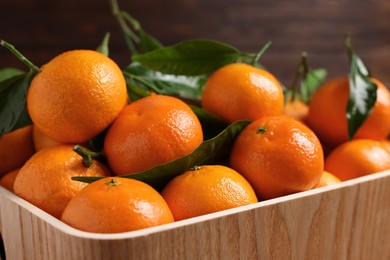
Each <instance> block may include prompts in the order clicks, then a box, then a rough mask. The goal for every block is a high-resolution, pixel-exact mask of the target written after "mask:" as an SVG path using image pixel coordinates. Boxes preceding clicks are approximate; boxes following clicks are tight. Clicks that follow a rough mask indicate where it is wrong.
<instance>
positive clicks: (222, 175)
mask: <svg viewBox="0 0 390 260" xmlns="http://www.w3.org/2000/svg"><path fill="white" fill-rule="evenodd" d="M161 194H162V196H163V197H164V199H165V200H166V202H167V203H168V206H169V207H170V209H171V210H172V214H173V216H174V218H175V220H176V221H177V220H182V219H187V218H191V217H196V216H200V215H204V214H208V213H213V212H217V211H221V210H225V209H230V208H235V207H239V206H244V205H248V204H251V203H256V202H257V201H258V200H257V197H256V194H255V191H254V190H253V188H252V187H251V185H250V184H249V183H248V181H247V180H245V178H244V177H242V176H241V175H240V174H239V173H237V172H236V171H234V170H233V169H230V168H228V167H226V166H221V165H205V166H200V167H196V168H195V169H193V170H189V171H187V172H185V173H184V174H181V175H179V176H177V177H175V178H174V179H172V180H171V181H170V182H169V183H168V184H167V186H166V187H165V188H164V190H163V191H162V193H161Z"/></svg>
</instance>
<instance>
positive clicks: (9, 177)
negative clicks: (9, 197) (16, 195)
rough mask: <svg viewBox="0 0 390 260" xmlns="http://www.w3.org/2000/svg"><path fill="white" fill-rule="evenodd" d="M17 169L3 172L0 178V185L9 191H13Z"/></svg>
mask: <svg viewBox="0 0 390 260" xmlns="http://www.w3.org/2000/svg"><path fill="white" fill-rule="evenodd" d="M18 173H19V169H15V170H13V171H11V172H9V173H7V174H4V175H3V176H2V177H1V179H0V185H1V186H3V187H4V188H6V189H7V190H9V191H12V192H13V191H14V183H15V179H16V176H18Z"/></svg>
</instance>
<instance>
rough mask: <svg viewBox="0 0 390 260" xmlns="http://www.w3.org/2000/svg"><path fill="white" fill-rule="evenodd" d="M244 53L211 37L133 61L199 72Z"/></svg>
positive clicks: (189, 73)
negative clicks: (210, 38) (212, 39)
mask: <svg viewBox="0 0 390 260" xmlns="http://www.w3.org/2000/svg"><path fill="white" fill-rule="evenodd" d="M240 55H241V53H240V52H239V51H238V50H237V49H235V48H234V47H232V46H230V45H227V44H224V43H221V42H217V41H211V40H188V41H184V42H181V43H178V44H176V45H173V46H169V47H163V48H160V49H157V50H154V51H151V52H147V53H144V54H138V55H134V56H133V57H132V59H133V61H138V62H140V63H141V64H142V65H144V66H146V67H149V68H151V69H153V70H157V71H160V72H163V73H167V74H174V75H187V76H195V75H202V74H207V73H211V72H213V71H215V70H216V69H218V68H219V67H221V66H224V65H227V64H229V63H232V62H235V61H237V60H238V59H239V58H240Z"/></svg>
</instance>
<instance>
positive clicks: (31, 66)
mask: <svg viewBox="0 0 390 260" xmlns="http://www.w3.org/2000/svg"><path fill="white" fill-rule="evenodd" d="M0 45H1V46H3V47H4V48H6V49H7V50H9V51H10V52H11V53H12V54H13V55H15V56H16V57H17V58H18V59H19V60H20V61H21V62H23V63H24V64H25V65H26V66H27V67H28V68H29V69H30V70H32V71H33V72H35V73H39V72H40V71H41V70H40V69H39V68H38V67H37V66H35V65H34V64H33V63H32V62H31V61H29V60H28V59H27V58H26V57H25V56H24V55H23V54H22V53H20V52H19V51H18V50H17V49H16V48H15V47H14V46H13V45H12V44H10V43H8V42H6V41H4V40H1V39H0Z"/></svg>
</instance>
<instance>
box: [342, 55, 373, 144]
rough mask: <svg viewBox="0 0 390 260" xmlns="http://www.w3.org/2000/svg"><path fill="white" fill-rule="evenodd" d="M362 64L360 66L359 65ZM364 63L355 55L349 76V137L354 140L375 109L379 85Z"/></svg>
mask: <svg viewBox="0 0 390 260" xmlns="http://www.w3.org/2000/svg"><path fill="white" fill-rule="evenodd" d="M359 64H360V65H359ZM362 64H363V63H362V61H361V60H360V59H359V57H357V56H356V55H353V57H352V61H351V71H350V74H349V98H348V103H347V109H346V110H347V111H346V115H347V120H348V137H349V139H352V138H353V136H354V135H355V133H356V132H357V130H358V129H359V128H360V126H361V125H362V124H363V123H364V121H365V120H366V119H367V117H368V116H369V115H370V113H371V111H372V109H373V108H374V105H375V102H376V98H377V95H376V94H377V88H378V87H377V85H376V84H375V83H373V82H372V81H371V80H370V78H369V77H368V70H367V69H366V68H365V67H363V66H362Z"/></svg>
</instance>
